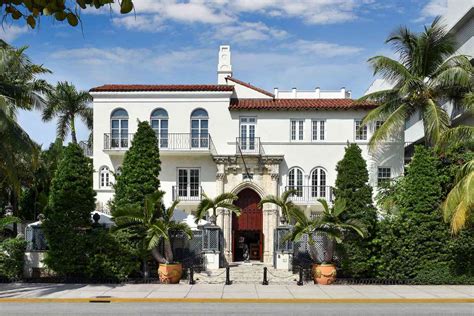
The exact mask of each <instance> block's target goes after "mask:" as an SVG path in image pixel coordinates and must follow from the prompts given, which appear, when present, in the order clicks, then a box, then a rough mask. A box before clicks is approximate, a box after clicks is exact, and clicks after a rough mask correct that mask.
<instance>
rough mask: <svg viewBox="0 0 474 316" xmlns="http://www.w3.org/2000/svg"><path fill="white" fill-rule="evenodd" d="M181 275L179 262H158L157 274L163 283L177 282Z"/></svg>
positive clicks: (181, 267) (181, 269) (181, 268)
mask: <svg viewBox="0 0 474 316" xmlns="http://www.w3.org/2000/svg"><path fill="white" fill-rule="evenodd" d="M182 275H183V266H182V265H181V263H170V264H160V266H159V267H158V276H159V278H160V282H161V283H163V284H177V283H179V280H181V276H182Z"/></svg>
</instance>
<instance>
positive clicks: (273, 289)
mask: <svg viewBox="0 0 474 316" xmlns="http://www.w3.org/2000/svg"><path fill="white" fill-rule="evenodd" d="M37 299H42V300H45V301H72V300H74V301H77V302H80V301H90V300H93V299H96V300H107V301H127V300H128V301H166V300H169V301H194V302H196V301H203V302H205V301H222V302H225V301H233V302H238V301H257V302H258V301H274V302H278V301H282V302H284V301H289V300H292V301H294V302H298V301H299V300H300V301H305V302H309V301H314V302H318V301H320V302H324V301H354V302H357V301H361V302H365V301H374V302H377V301H380V302H399V301H406V302H409V301H410V300H412V301H427V302H429V301H432V302H442V301H446V302H450V301H459V302H471V303H474V286H464V285H449V286H431V285H414V286H411V285H329V286H318V285H314V284H305V285H303V286H297V285H266V286H264V285H260V284H234V285H227V286H226V285H221V284H195V285H187V284H177V285H165V284H124V285H117V284H111V285H95V284H94V285H92V284H37V283H36V284H22V283H18V284H15V283H10V284H0V303H1V302H8V301H10V302H13V301H15V302H23V301H24V302H27V301H29V300H31V301H37Z"/></svg>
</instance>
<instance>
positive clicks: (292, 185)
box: [288, 168, 303, 197]
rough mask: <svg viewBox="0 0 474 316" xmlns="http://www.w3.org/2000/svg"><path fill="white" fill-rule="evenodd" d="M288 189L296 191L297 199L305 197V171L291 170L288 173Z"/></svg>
mask: <svg viewBox="0 0 474 316" xmlns="http://www.w3.org/2000/svg"><path fill="white" fill-rule="evenodd" d="M288 189H289V190H296V193H295V194H294V195H295V196H297V197H302V196H303V170H301V169H300V168H291V169H290V171H289V172H288Z"/></svg>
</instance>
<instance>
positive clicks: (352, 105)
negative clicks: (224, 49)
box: [229, 99, 377, 111]
mask: <svg viewBox="0 0 474 316" xmlns="http://www.w3.org/2000/svg"><path fill="white" fill-rule="evenodd" d="M376 106H377V105H376V104H375V103H372V102H367V101H364V102H359V101H356V100H352V99H232V100H231V102H230V106H229V109H230V110H277V111H278V110H326V109H328V110H349V109H373V108H375V107H376Z"/></svg>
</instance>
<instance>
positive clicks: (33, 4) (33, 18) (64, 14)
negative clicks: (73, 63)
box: [0, 0, 134, 29]
mask: <svg viewBox="0 0 474 316" xmlns="http://www.w3.org/2000/svg"><path fill="white" fill-rule="evenodd" d="M114 3H118V5H119V7H120V13H121V14H126V13H129V12H131V11H132V10H133V8H134V6H133V1H132V0H121V1H114V0H76V1H59V0H49V1H46V0H39V1H38V0H34V1H33V0H16V1H5V2H4V3H3V5H2V6H1V7H0V13H1V14H2V16H3V18H4V19H5V18H8V17H11V18H12V19H13V20H20V19H21V20H24V21H25V22H26V24H28V26H29V27H30V28H32V29H34V28H36V26H37V24H38V23H39V21H40V18H41V17H42V16H51V17H52V18H53V19H54V20H55V21H57V22H63V21H67V23H68V24H69V25H70V26H73V27H74V26H77V25H78V24H79V21H80V14H79V12H80V9H83V10H85V9H88V8H95V9H100V8H102V7H104V6H111V5H112V4H114Z"/></svg>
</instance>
